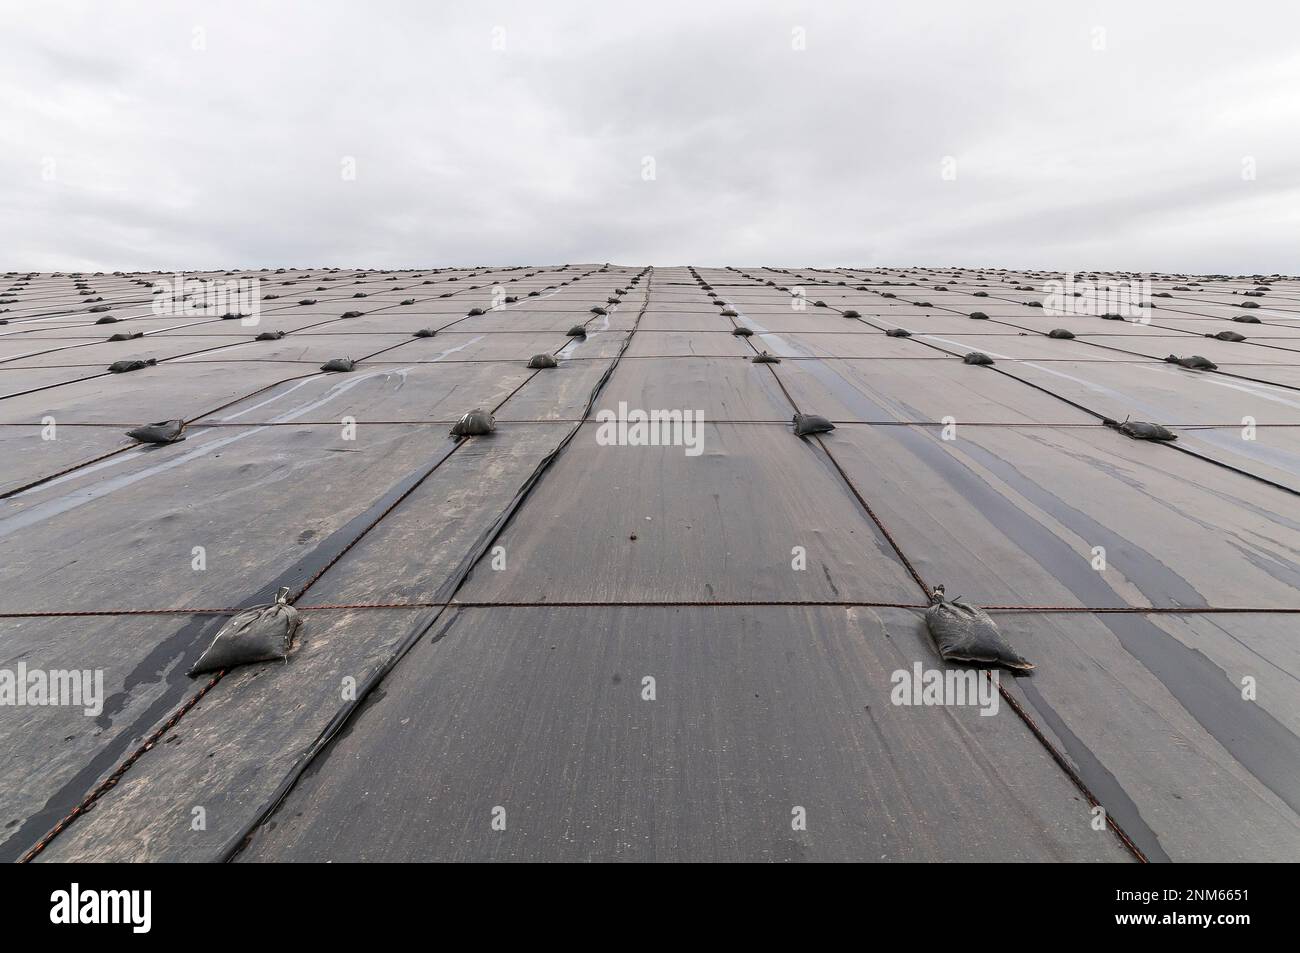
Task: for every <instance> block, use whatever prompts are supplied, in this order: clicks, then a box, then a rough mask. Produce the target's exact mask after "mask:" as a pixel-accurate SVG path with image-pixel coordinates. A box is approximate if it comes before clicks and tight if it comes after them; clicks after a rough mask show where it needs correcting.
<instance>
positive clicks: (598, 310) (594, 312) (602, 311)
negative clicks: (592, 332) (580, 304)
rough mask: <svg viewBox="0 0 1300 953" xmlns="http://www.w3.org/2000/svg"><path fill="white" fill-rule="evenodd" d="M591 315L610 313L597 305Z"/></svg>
mask: <svg viewBox="0 0 1300 953" xmlns="http://www.w3.org/2000/svg"><path fill="white" fill-rule="evenodd" d="M591 313H592V314H609V312H608V311H606V310H605V309H604V308H602V307H601V306H600V305H596V306H595V307H593V308H592V309H591Z"/></svg>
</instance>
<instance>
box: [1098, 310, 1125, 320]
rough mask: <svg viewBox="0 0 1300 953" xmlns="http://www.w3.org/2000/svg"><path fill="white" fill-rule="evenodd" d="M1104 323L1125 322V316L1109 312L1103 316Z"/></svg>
mask: <svg viewBox="0 0 1300 953" xmlns="http://www.w3.org/2000/svg"><path fill="white" fill-rule="evenodd" d="M1101 319H1102V320H1103V321H1123V320H1124V315H1122V314H1116V313H1115V312H1114V311H1107V312H1106V313H1105V314H1103V315H1102V316H1101Z"/></svg>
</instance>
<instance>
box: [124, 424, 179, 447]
mask: <svg viewBox="0 0 1300 953" xmlns="http://www.w3.org/2000/svg"><path fill="white" fill-rule="evenodd" d="M126 435H127V436H128V437H132V438H134V439H136V440H139V441H140V442H141V443H175V442H176V441H178V440H184V439H185V421H183V420H180V419H177V420H162V421H159V422H158V423H156V424H145V425H144V426H142V427H136V428H135V429H134V430H128V431H127V432H126Z"/></svg>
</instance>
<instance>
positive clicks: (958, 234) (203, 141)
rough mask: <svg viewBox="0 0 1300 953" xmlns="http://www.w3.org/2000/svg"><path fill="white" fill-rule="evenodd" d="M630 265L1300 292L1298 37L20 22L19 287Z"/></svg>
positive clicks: (3, 135) (1103, 15)
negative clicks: (891, 268) (123, 276)
mask: <svg viewBox="0 0 1300 953" xmlns="http://www.w3.org/2000/svg"><path fill="white" fill-rule="evenodd" d="M502 46H503V47H504V48H498V47H502ZM800 46H802V48H798V47H800ZM647 157H652V161H653V168H651V164H650V160H648V159H647ZM353 171H354V172H355V175H349V173H350V172H353ZM651 173H652V175H651ZM606 260H608V261H614V262H619V263H625V264H646V263H648V264H662V265H666V264H681V263H686V262H689V263H693V264H700V265H717V264H779V265H814V266H817V265H832V264H857V265H877V264H898V265H902V264H934V265H949V264H962V265H989V266H1006V267H1020V268H1031V267H1033V268H1061V269H1064V268H1115V269H1132V270H1159V271H1189V272H1242V273H1256V272H1262V273H1271V272H1275V271H1281V272H1284V273H1297V272H1300V4H1297V3H1295V2H1294V0H1289V2H1280V0H1279V2H1273V3H1255V2H1241V0H1234V2H1227V0H1214V2H1207V3H1201V2H1195V0H1193V2H1186V0H1185V2H1178V3H1171V2H1158V3H1157V2H1143V3H1134V2H1127V3H1083V2H1075V3H1051V2H1043V0H1038V2H1026V3H998V2H994V0H989V2H979V3H976V2H969V0H966V2H944V3H927V2H925V0H915V2H909V3H895V4H889V5H885V4H879V3H868V2H863V0H858V2H844V3H841V2H827V0H819V2H816V3H807V4H793V3H765V2H762V0H750V2H745V3H722V2H716V0H709V2H703V0H692V2H688V3H677V2H669V0H652V2H643V3H635V4H633V3H618V2H615V0H606V2H592V3H567V2H562V0H533V2H527V3H517V4H516V3H492V2H463V3H437V2H425V3H415V2H410V3H399V2H384V0H367V2H360V0H358V2H353V3H341V2H332V0H314V2H310V3H307V2H304V3H295V4H290V3H278V2H275V0H262V2H258V3H242V2H212V3H187V2H174V0H167V2H164V0H155V2H136V3H124V2H95V3H84V4H82V3H59V2H52V0H31V2H12V0H0V269H6V270H7V269H10V268H22V269H42V270H69V269H81V270H113V269H124V270H127V269H153V268H163V269H173V268H193V269H200V268H216V267H261V266H280V265H285V266H325V265H339V266H369V267H417V266H418V267H424V266H434V265H446V264H455V263H464V264H477V263H497V264H543V263H555V262H565V261H606Z"/></svg>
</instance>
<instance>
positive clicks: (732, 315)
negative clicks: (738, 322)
mask: <svg viewBox="0 0 1300 953" xmlns="http://www.w3.org/2000/svg"><path fill="white" fill-rule="evenodd" d="M718 314H720V315H722V316H723V317H724V318H738V317H740V315H739V314H737V313H736V312H735V311H732V310H731V309H730V308H724V309H723V310H721V311H719V312H718Z"/></svg>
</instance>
